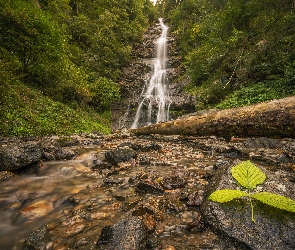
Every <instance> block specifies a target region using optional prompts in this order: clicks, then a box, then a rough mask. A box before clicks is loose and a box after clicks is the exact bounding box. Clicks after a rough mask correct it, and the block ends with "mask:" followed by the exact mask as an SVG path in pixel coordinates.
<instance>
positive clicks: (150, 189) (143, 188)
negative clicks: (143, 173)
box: [136, 180, 165, 194]
mask: <svg viewBox="0 0 295 250" xmlns="http://www.w3.org/2000/svg"><path fill="white" fill-rule="evenodd" d="M136 188H137V191H138V192H140V193H155V194H162V193H164V191H165V190H164V189H163V188H162V187H159V186H158V185H156V184H155V183H153V182H152V181H150V180H144V181H141V182H139V183H138V184H137V186H136Z"/></svg>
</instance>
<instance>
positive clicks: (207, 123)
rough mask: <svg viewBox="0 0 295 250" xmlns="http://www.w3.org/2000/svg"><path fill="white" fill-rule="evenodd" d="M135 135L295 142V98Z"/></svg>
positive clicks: (167, 124) (206, 115) (208, 114)
mask: <svg viewBox="0 0 295 250" xmlns="http://www.w3.org/2000/svg"><path fill="white" fill-rule="evenodd" d="M132 132H133V133H135V134H137V135H147V134H163V135H194V136H208V135H216V136H222V137H224V138H231V137H232V136H237V137H248V136H267V137H272V138H284V137H289V138H295V96H291V97H287V98H283V99H278V100H273V101H270V102H264V103H259V104H255V105H251V106H245V107H241V108H232V109H225V110H213V111H208V112H205V113H204V114H202V115H195V116H190V117H188V118H184V119H176V120H173V121H168V122H163V123H157V124H153V125H149V126H145V127H141V128H137V129H133V130H132Z"/></svg>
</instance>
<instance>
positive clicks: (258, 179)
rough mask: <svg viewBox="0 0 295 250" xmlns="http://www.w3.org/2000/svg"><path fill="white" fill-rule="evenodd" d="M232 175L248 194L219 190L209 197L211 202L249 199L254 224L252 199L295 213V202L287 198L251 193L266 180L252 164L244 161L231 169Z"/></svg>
mask: <svg viewBox="0 0 295 250" xmlns="http://www.w3.org/2000/svg"><path fill="white" fill-rule="evenodd" d="M231 173H232V176H233V177H234V178H235V180H236V181H237V182H238V184H240V185H241V186H242V187H243V188H245V189H248V193H246V192H244V191H241V190H231V189H223V190H217V191H215V192H213V193H212V194H211V195H210V196H209V198H208V199H209V200H211V201H214V202H219V203H224V202H228V201H231V200H233V199H236V198H241V197H248V198H249V202H250V206H251V212H252V221H253V222H255V219H254V205H253V203H252V199H256V200H258V201H260V202H262V203H265V204H267V205H270V206H272V207H276V208H279V209H282V210H286V211H289V212H294V213H295V201H293V200H291V199H289V198H287V197H284V196H282V195H277V194H272V193H268V192H260V193H255V194H251V193H250V190H251V189H255V188H256V186H257V185H259V184H262V183H263V182H264V181H265V179H266V175H265V174H264V173H263V172H262V171H261V170H260V169H259V168H258V167H256V166H255V165H254V164H253V163H252V162H250V161H244V162H241V163H239V164H238V165H236V166H234V167H233V168H232V169H231Z"/></svg>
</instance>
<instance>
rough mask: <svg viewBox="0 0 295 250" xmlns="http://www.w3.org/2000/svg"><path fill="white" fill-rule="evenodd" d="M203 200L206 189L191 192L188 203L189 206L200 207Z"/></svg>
mask: <svg viewBox="0 0 295 250" xmlns="http://www.w3.org/2000/svg"><path fill="white" fill-rule="evenodd" d="M203 201H204V191H203V190H198V191H196V192H193V193H191V194H189V196H188V201H187V203H186V204H187V206H189V207H199V206H200V205H202V203H203Z"/></svg>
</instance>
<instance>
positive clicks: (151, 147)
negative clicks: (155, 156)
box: [142, 143, 162, 152]
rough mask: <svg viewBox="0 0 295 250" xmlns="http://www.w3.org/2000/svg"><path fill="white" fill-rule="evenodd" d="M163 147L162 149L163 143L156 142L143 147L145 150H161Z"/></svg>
mask: <svg viewBox="0 0 295 250" xmlns="http://www.w3.org/2000/svg"><path fill="white" fill-rule="evenodd" d="M161 149H162V147H161V145H159V144H156V143H150V144H147V145H144V146H143V147H142V151H143V152H150V151H160V150H161Z"/></svg>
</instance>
